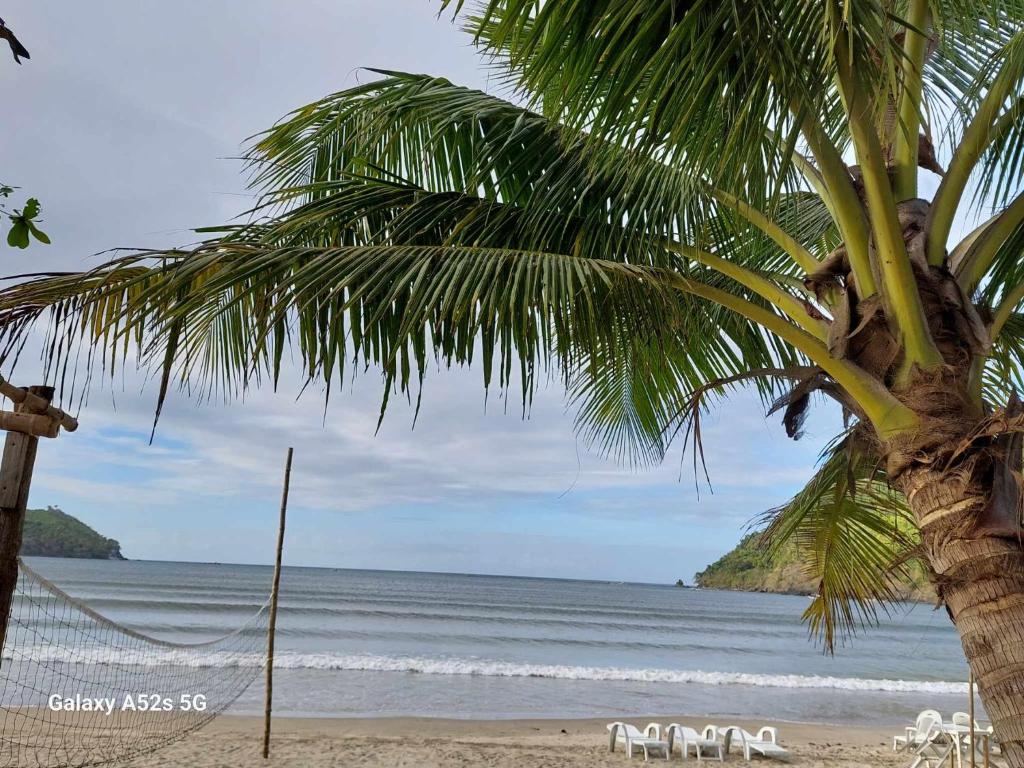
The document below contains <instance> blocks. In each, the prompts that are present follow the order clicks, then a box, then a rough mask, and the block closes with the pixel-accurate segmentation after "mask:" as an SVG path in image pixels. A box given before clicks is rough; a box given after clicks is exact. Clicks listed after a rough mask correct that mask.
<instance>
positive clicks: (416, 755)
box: [124, 716, 907, 768]
mask: <svg viewBox="0 0 1024 768" xmlns="http://www.w3.org/2000/svg"><path fill="white" fill-rule="evenodd" d="M651 721H654V722H661V723H665V724H667V723H669V722H673V721H678V722H681V723H684V724H688V725H691V726H695V727H701V726H703V725H704V724H705V720H704V719H702V718H699V717H682V716H672V717H666V716H658V717H650V718H648V717H637V718H633V719H632V722H635V723H636V724H638V725H640V726H643V725H644V724H646V723H647V722H651ZM606 722H607V721H606V720H596V719H587V720H506V721H494V720H491V721H474V720H435V719H429V718H375V719H369V718H367V719H341V718H319V719H303V718H281V719H277V720H275V722H274V730H273V740H272V742H271V759H270V760H269V761H264V760H263V759H262V758H261V757H260V744H261V741H260V738H261V737H260V734H261V729H262V720H261V719H260V718H256V717H234V716H225V717H221V718H218V719H217V720H215V721H214V722H213V723H211V724H210V725H209V726H208V727H206V728H204V729H203V730H201V731H199V732H197V733H194V734H192V735H190V736H189V737H187V738H186V739H185V740H184V741H182V742H179V743H178V744H175V745H172V746H170V747H168V748H166V749H164V750H161V751H159V752H157V753H154V754H153V755H150V756H147V757H143V758H138V759H136V760H133V761H132V762H130V763H127V764H126V765H125V766H124V768H156V766H168V765H181V766H186V765H187V766H190V768H229V767H230V768H238V767H239V766H250V765H252V766H266V768H327V766H349V765H352V766H366V767H367V768H376V767H377V766H380V768H384V766H387V768H449V767H451V768H454V767H455V766H484V767H486V768H558V767H562V766H564V767H565V768H584V767H586V768H605V767H606V766H607V767H612V766H626V765H630V764H632V765H639V764H640V763H641V762H642V761H640V760H639V759H636V758H634V760H633V761H632V763H631V762H630V761H628V760H627V759H626V756H625V754H623V753H621V752H618V751H617V752H615V753H609V752H608V739H607V732H606V730H605V725H606ZM734 722H735V724H738V725H743V726H744V727H748V728H750V727H760V726H761V725H765V724H768V723H767V722H759V723H754V722H744V721H734ZM718 724H719V725H725V724H726V723H724V722H722V723H718ZM729 724H733V723H732V722H730V723H729ZM774 725H777V726H778V727H779V730H780V740H781V742H782V743H783V745H784V746H785V747H787V748H788V749H789V750H790V751H791V753H792V755H793V760H792V762H791V763H790V764H791V765H800V766H808V768H810V767H814V768H826V767H827V768H868V767H869V766H870V767H871V768H877V767H879V766H882V767H884V766H904V765H905V764H906V763H907V758H906V756H905V755H895V754H893V752H892V751H891V750H890V748H889V745H890V744H891V733H890V732H889V731H885V730H880V729H877V728H838V727H835V726H821V725H805V724H792V723H774ZM894 730H895V729H894ZM674 760H675V761H678V760H679V757H678V753H677V755H676V756H675V758H674ZM726 762H732V763H742V762H743V759H742V756H741V755H740V754H739V752H738V751H737V750H736V749H735V748H734V750H733V753H732V755H730V756H729V757H728V758H727V761H726ZM756 762H758V763H759V764H764V765H767V764H768V761H764V760H757V761H756ZM773 764H779V763H774V761H773Z"/></svg>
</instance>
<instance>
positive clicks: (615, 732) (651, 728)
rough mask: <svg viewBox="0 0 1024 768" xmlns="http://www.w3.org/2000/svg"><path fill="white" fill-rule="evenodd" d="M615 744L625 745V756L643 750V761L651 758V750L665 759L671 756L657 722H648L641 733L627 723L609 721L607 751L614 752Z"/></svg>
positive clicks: (630, 755)
mask: <svg viewBox="0 0 1024 768" xmlns="http://www.w3.org/2000/svg"><path fill="white" fill-rule="evenodd" d="M616 744H619V745H621V746H623V747H625V749H626V756H627V757H633V752H635V751H639V752H643V755H644V762H647V761H648V760H650V759H651V753H652V752H653V753H654V754H656V755H661V756H663V757H664V758H665V759H666V760H668V759H669V758H670V757H671V756H672V752H671V751H670V749H669V745H668V742H667V741H664V740H663V739H662V738H661V726H660V725H658V724H657V723H650V724H649V725H648V726H647V727H646V728H645V729H644V730H643V732H642V733H641V732H640V729H639V728H637V727H636V726H635V725H630V724H629V723H622V722H614V723H609V724H608V751H609V752H614V751H615V745H616Z"/></svg>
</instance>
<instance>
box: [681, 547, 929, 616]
mask: <svg viewBox="0 0 1024 768" xmlns="http://www.w3.org/2000/svg"><path fill="white" fill-rule="evenodd" d="M760 537H761V532H760V531H755V532H753V533H750V534H747V535H746V536H744V537H743V538H742V539H741V540H740V543H739V544H737V545H736V547H735V548H734V549H732V550H731V551H729V552H727V553H726V554H725V555H723V556H722V557H720V558H719V559H718V560H716V561H715V562H713V563H712V564H711V565H709V566H708V567H707V568H705V569H704V570H703V571H701V572H700V573H698V574H696V575H695V576H694V580H695V582H696V584H697V586H699V587H704V588H706V589H732V590H739V591H744V592H778V593H783V594H789V595H811V594H814V593H815V592H816V591H817V584H816V583H815V579H814V577H813V576H811V575H809V574H808V573H807V572H806V569H805V567H804V566H803V565H802V564H801V561H800V558H799V557H798V553H797V551H796V547H795V546H793V545H792V544H790V545H787V546H785V547H783V548H782V550H781V551H780V552H778V553H777V554H775V555H772V554H770V553H769V552H767V551H766V550H765V549H764V548H762V547H760V546H759V539H760ZM909 570H910V573H909V576H910V578H908V579H903V580H901V581H902V583H901V585H900V589H899V594H900V596H901V597H902V598H903V599H906V600H922V601H932V600H934V599H935V593H934V591H933V590H932V589H931V587H930V586H929V585H928V582H927V579H926V578H925V576H924V573H923V571H922V570H921V567H920V566H919V565H918V564H917V563H916V562H914V563H910V564H909Z"/></svg>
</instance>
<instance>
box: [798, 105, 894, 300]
mask: <svg viewBox="0 0 1024 768" xmlns="http://www.w3.org/2000/svg"><path fill="white" fill-rule="evenodd" d="M801 131H802V133H803V136H804V140H805V141H806V142H807V146H808V147H809V148H810V150H811V153H812V154H813V155H814V159H815V160H817V161H818V169H819V173H820V175H821V179H822V183H823V184H824V185H825V188H826V189H827V190H828V196H829V199H830V201H831V208H832V211H833V216H834V217H835V220H836V225H837V226H838V227H839V232H840V234H841V235H842V238H843V242H844V243H845V244H846V252H847V255H848V258H849V259H850V268H851V269H852V270H853V275H854V278H855V279H856V280H857V289H858V292H859V293H860V295H861V297H862V298H867V297H868V296H871V295H873V294H875V293H877V292H878V286H877V285H876V284H875V276H874V274H873V273H872V272H871V257H870V244H869V235H868V225H867V221H866V220H865V216H864V208H863V206H861V204H860V199H859V198H858V197H857V191H856V190H855V189H854V188H853V180H852V179H851V178H850V172H849V170H848V169H847V167H846V163H844V162H843V158H842V155H840V154H839V150H838V149H837V148H836V147H835V145H834V144H832V141H831V140H830V139H829V138H828V136H827V135H825V132H824V131H823V130H822V129H821V126H820V125H818V123H817V121H816V120H814V119H813V118H811V117H809V116H804V118H803V122H802V124H801Z"/></svg>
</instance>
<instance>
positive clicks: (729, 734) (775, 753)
mask: <svg viewBox="0 0 1024 768" xmlns="http://www.w3.org/2000/svg"><path fill="white" fill-rule="evenodd" d="M718 733H719V734H721V735H722V737H723V738H724V740H725V751H726V752H728V751H729V750H730V748H731V747H732V743H733V741H736V740H738V741H739V743H740V746H741V747H742V748H743V759H744V760H750V758H751V757H752V756H753V754H754V753H755V752H757V753H758V754H761V755H764V756H765V757H772V758H775V759H776V760H789V751H788V750H786V749H783V748H782V747H781V746H779V730H778V729H777V728H773V727H772V726H770V725H766V726H765V727H764V728H762V729H761V730H759V731H758V732H757V735H756V736H754V735H752V734H751V733H749V732H748V731H745V730H743V729H742V728H740V727H739V726H738V725H730V726H728V727H726V728H719V729H718Z"/></svg>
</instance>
